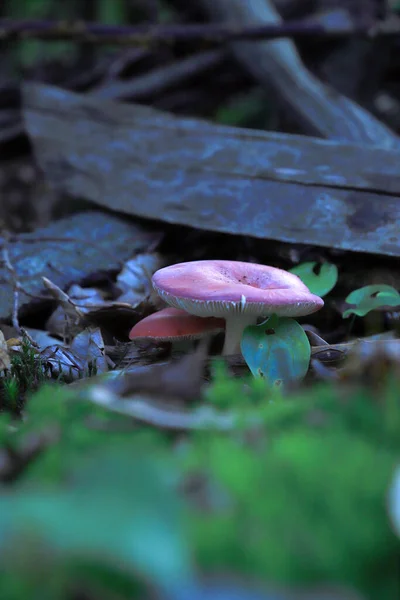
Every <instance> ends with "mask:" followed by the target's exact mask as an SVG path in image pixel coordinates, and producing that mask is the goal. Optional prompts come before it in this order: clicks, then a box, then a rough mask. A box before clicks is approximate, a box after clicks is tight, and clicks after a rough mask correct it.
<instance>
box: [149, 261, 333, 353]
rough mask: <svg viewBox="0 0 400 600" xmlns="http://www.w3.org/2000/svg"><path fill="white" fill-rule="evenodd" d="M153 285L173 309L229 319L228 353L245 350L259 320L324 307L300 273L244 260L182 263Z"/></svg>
mask: <svg viewBox="0 0 400 600" xmlns="http://www.w3.org/2000/svg"><path fill="white" fill-rule="evenodd" d="M152 282H153V287H154V289H155V290H156V292H157V293H158V294H159V296H160V297H161V298H162V299H163V300H164V301H165V302H166V303H167V304H169V305H170V306H173V307H175V308H179V309H183V310H185V311H186V312H188V313H190V314H191V315H196V316H198V317H219V318H223V319H225V321H226V327H225V329H226V333H225V344H224V349H223V352H222V353H223V354H225V355H227V354H234V353H238V352H240V340H241V337H242V333H243V330H244V329H245V327H247V326H248V325H255V324H256V323H257V319H258V317H267V316H270V315H272V314H275V315H278V316H284V317H300V316H304V315H308V314H311V313H313V312H315V311H317V310H319V309H320V308H322V306H323V305H324V301H323V300H322V299H321V298H320V297H319V296H315V295H314V294H312V293H311V292H310V290H309V289H308V288H307V286H306V285H304V283H303V282H302V281H301V279H300V278H299V277H297V275H294V274H293V273H288V272H287V271H283V270H282V269H277V268H276V267H269V266H265V265H258V264H253V263H246V262H239V261H227V260H199V261H193V262H186V263H179V264H176V265H171V266H169V267H164V268H162V269H159V270H158V271H156V272H155V273H154V275H153V278H152Z"/></svg>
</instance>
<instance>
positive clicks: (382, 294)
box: [343, 283, 400, 319]
mask: <svg viewBox="0 0 400 600" xmlns="http://www.w3.org/2000/svg"><path fill="white" fill-rule="evenodd" d="M346 303H347V304H352V305H353V307H352V308H348V309H347V310H345V311H344V313H343V319H347V317H349V316H350V315H352V314H354V315H357V316H359V317H364V316H365V315H366V314H368V313H369V312H370V311H371V310H374V309H377V308H381V307H383V306H391V307H396V306H399V305H400V294H399V292H398V291H397V290H395V289H394V288H393V287H392V286H391V285H385V284H383V283H382V284H376V285H366V286H365V287H362V288H359V289H358V290H354V291H353V292H351V294H349V295H348V296H347V298H346Z"/></svg>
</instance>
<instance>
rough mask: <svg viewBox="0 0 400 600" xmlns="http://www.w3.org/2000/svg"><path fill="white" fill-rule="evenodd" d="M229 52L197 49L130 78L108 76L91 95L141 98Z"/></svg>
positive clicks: (209, 65)
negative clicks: (169, 63)
mask: <svg viewBox="0 0 400 600" xmlns="http://www.w3.org/2000/svg"><path fill="white" fill-rule="evenodd" d="M226 56H227V54H226V53H225V52H224V51H222V50H209V51H208V52H201V53H197V54H195V55H193V56H189V57H187V58H184V59H181V60H178V61H175V62H173V63H172V64H171V65H168V66H163V67H160V68H158V69H153V70H152V71H150V73H147V74H146V75H142V76H140V77H135V78H133V79H130V80H128V81H125V80H122V81H114V82H113V81H110V80H108V79H106V80H105V81H104V82H102V84H101V85H99V86H97V87H94V88H92V89H91V90H90V92H89V93H88V95H89V96H94V97H98V98H108V99H116V98H118V99H120V98H130V100H138V99H140V98H143V97H146V96H149V95H154V94H160V93H162V92H164V91H165V90H166V89H168V88H169V87H171V86H173V85H177V84H178V83H180V82H181V81H182V80H183V79H185V80H187V79H188V78H189V77H193V76H195V75H198V74H199V73H202V72H204V71H208V70H210V69H212V68H214V67H216V66H217V65H219V64H220V63H221V62H222V61H223V60H224V59H225V58H226Z"/></svg>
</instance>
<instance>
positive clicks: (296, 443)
mask: <svg viewBox="0 0 400 600" xmlns="http://www.w3.org/2000/svg"><path fill="white" fill-rule="evenodd" d="M216 372H217V377H216V383H215V385H211V386H210V387H209V388H208V391H207V401H208V402H209V403H212V404H213V405H214V406H216V407H219V409H220V410H222V409H225V410H233V409H236V408H239V410H240V411H244V412H245V411H246V409H250V408H251V409H252V410H254V409H255V408H256V409H257V410H258V414H259V420H258V424H257V425H253V426H250V425H248V424H247V425H246V424H245V423H244V421H243V422H240V419H239V420H238V427H237V428H236V429H235V431H232V432H231V433H230V434H217V433H215V432H213V433H212V432H204V431H203V432H195V433H194V434H191V435H190V437H186V436H185V438H183V439H180V441H179V443H177V441H178V439H177V438H176V437H175V436H172V437H171V435H170V434H164V433H163V432H157V431H153V430H150V429H146V428H140V429H138V428H134V427H133V426H132V424H131V423H130V422H129V421H127V419H126V418H124V417H122V416H119V415H115V414H112V413H109V412H107V411H106V410H105V409H102V408H98V407H96V406H94V405H93V404H91V403H89V402H86V401H83V400H82V399H80V400H78V399H77V398H76V396H75V393H74V391H73V388H68V387H66V386H64V387H63V386H59V385H50V386H45V387H43V388H42V389H41V390H40V391H39V392H37V393H36V394H35V395H34V396H32V397H31V398H29V400H28V402H27V409H26V417H25V418H24V420H23V421H21V422H20V421H16V420H14V419H12V418H11V416H10V415H9V414H6V413H3V414H2V415H0V451H1V449H2V448H3V449H4V448H8V449H9V450H11V455H17V454H18V453H20V452H21V451H22V450H23V449H24V448H25V447H26V446H27V442H28V441H29V440H32V439H34V438H35V436H40V435H42V434H44V433H46V432H48V431H53V432H56V435H55V438H54V441H53V443H51V444H49V445H48V446H47V447H46V448H44V449H43V451H42V452H41V453H40V454H39V455H38V456H37V457H36V458H35V459H34V460H32V461H31V462H30V464H29V466H27V467H26V468H25V469H24V470H23V472H22V474H21V475H20V476H19V477H17V478H16V480H15V481H13V482H12V485H11V484H10V483H4V484H3V485H2V487H0V597H2V598H3V597H4V598H7V599H9V598H10V599H11V600H25V598H27V597H29V598H36V597H38V598H39V596H40V598H54V599H57V598H60V599H61V598H62V599H64V598H65V599H66V598H72V597H74V596H73V593H78V591H81V592H82V590H85V591H86V593H87V594H88V597H89V598H91V597H93V598H96V599H98V598H110V599H111V598H113V599H115V598H118V599H125V598H131V599H132V598H140V597H143V594H145V593H146V592H145V591H144V590H146V589H148V585H151V587H154V586H155V587H156V588H157V589H159V590H163V591H166V592H168V593H169V592H171V589H172V590H173V589H175V586H177V585H178V587H179V586H181V585H183V584H186V583H187V582H190V581H191V580H192V579H193V578H194V577H195V575H194V572H195V571H194V565H196V564H197V565H198V566H199V567H200V570H201V572H203V573H215V572H217V573H218V572H223V573H226V572H230V573H236V574H237V575H242V576H246V575H251V576H254V577H255V578H257V579H261V580H264V581H269V582H272V583H277V582H281V583H285V584H292V585H294V586H298V585H303V584H313V583H326V582H329V583H337V584H346V585H348V586H354V587H355V588H356V589H358V590H360V591H361V592H363V593H364V594H365V597H366V598H367V599H371V600H375V599H376V600H378V599H379V600H392V599H393V598H395V597H397V596H396V594H397V593H398V591H399V585H400V582H399V578H398V564H399V562H398V561H399V556H400V540H399V539H398V538H397V537H396V535H395V533H394V532H393V530H392V527H391V522H390V518H389V516H388V514H387V508H386V497H387V493H388V489H389V487H390V484H391V480H392V477H393V473H394V470H395V467H396V465H398V463H399V458H400V398H399V395H398V393H397V389H398V380H397V379H396V380H394V379H392V380H390V381H388V383H387V385H384V386H382V388H381V392H380V395H379V398H377V397H376V391H374V390H373V389H364V388H361V387H349V388H348V389H346V390H344V389H340V390H338V389H336V388H334V387H331V386H327V385H326V384H324V385H317V386H315V387H313V388H312V389H311V390H305V391H304V392H302V393H298V394H296V395H295V396H289V397H284V396H282V395H276V394H272V393H270V392H268V391H267V390H266V388H265V387H263V386H262V382H260V381H258V382H254V383H252V384H251V385H250V380H249V384H248V383H244V382H243V381H241V380H233V379H230V378H229V377H228V375H227V374H226V373H224V372H223V369H222V368H221V369H220V368H219V367H217V371H216ZM224 382H225V383H224ZM229 397H230V398H231V403H230V404H229V401H228V398H229ZM0 465H1V461H0ZM0 473H1V471H0ZM193 478H194V480H195V481H197V482H198V483H197V486H194V487H193V484H190V482H191V481H192V480H193ZM89 591H90V593H89ZM90 594H93V596H91V595H90ZM85 597H86V596H85Z"/></svg>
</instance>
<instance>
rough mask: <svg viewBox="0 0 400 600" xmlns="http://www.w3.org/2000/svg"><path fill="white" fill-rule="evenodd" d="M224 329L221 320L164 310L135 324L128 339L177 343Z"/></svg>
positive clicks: (223, 323) (174, 309) (182, 311)
mask: <svg viewBox="0 0 400 600" xmlns="http://www.w3.org/2000/svg"><path fill="white" fill-rule="evenodd" d="M224 329H225V322H224V320H223V319H215V318H213V317H208V318H202V317H196V316H194V315H190V314H189V313H187V312H186V311H184V310H180V309H177V308H164V309H163V310H159V311H158V312H155V313H153V314H152V315H150V316H148V317H145V318H144V319H142V320H141V321H139V322H138V323H136V325H134V326H133V327H132V329H131V331H130V333H129V338H130V339H131V340H136V341H140V340H152V341H154V342H178V341H181V340H182V341H183V340H197V339H200V338H202V337H204V336H205V335H207V334H213V333H218V332H220V331H224Z"/></svg>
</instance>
